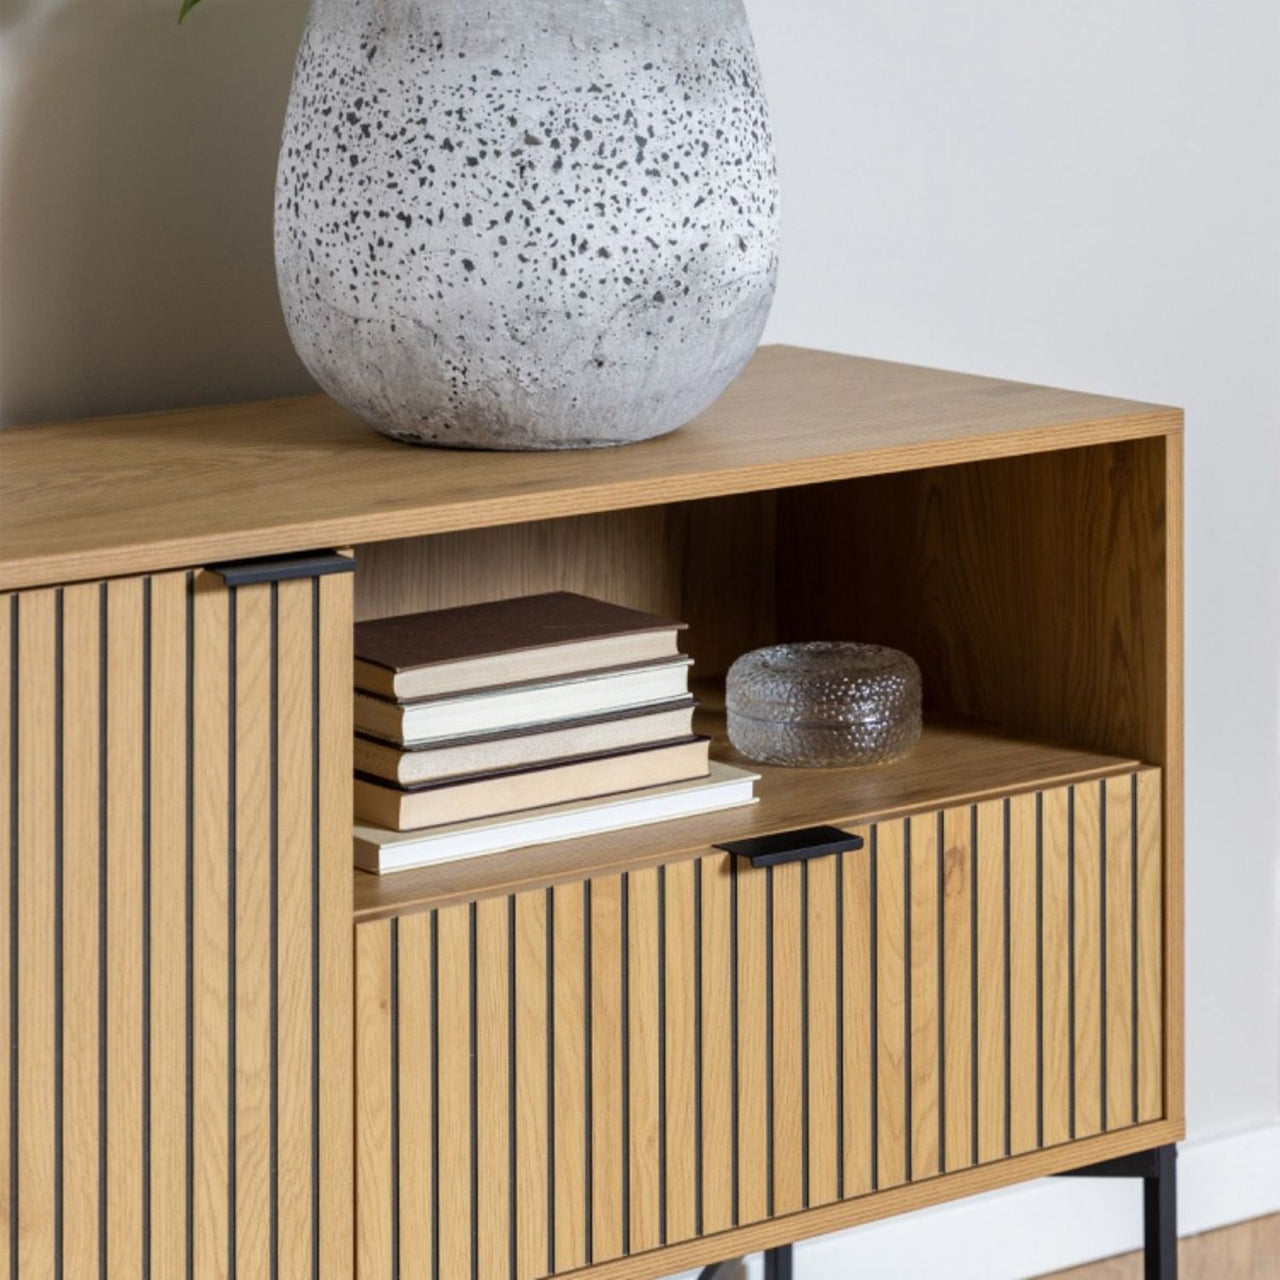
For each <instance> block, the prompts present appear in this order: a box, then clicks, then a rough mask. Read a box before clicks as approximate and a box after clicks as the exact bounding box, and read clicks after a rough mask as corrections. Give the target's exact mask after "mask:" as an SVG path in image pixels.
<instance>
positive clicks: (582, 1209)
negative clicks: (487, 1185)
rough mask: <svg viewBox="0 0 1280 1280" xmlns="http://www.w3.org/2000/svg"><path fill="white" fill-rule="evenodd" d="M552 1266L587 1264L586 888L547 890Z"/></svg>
mask: <svg viewBox="0 0 1280 1280" xmlns="http://www.w3.org/2000/svg"><path fill="white" fill-rule="evenodd" d="M551 898H552V904H553V924H552V930H551V943H552V949H553V957H554V961H553V964H554V973H553V984H552V997H551V1017H552V1027H553V1046H554V1056H553V1071H554V1079H553V1081H552V1102H553V1114H554V1116H555V1161H554V1165H555V1168H554V1173H553V1181H554V1188H555V1269H556V1270H557V1271H571V1270H573V1269H574V1268H576V1267H583V1266H586V1263H587V1198H588V1195H589V1189H588V1187H587V1162H586V1151H587V1131H586V1120H587V1114H586V1091H587V1068H586V1025H587V1019H586V969H585V956H586V914H587V912H586V890H585V888H584V886H583V885H580V884H565V885H558V886H557V887H556V888H555V889H553V890H552V891H551Z"/></svg>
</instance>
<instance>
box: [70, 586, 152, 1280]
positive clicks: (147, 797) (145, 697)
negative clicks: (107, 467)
mask: <svg viewBox="0 0 1280 1280" xmlns="http://www.w3.org/2000/svg"><path fill="white" fill-rule="evenodd" d="M58 680H59V686H58V703H59V706H61V703H62V686H61V680H62V592H61V591H59V592H58ZM59 737H61V729H59ZM58 755H59V769H61V755H62V752H61V750H59V752H58ZM59 779H61V774H59ZM57 805H58V812H59V813H61V811H62V785H61V780H59V785H58V801H57ZM59 915H61V910H59ZM57 954H58V971H59V973H61V970H62V948H61V946H59V948H58V953H57ZM56 1007H57V1009H58V1010H59V1013H61V1009H62V996H61V992H59V995H58V999H57V1006H56ZM58 1026H59V1029H61V1026H62V1018H61V1016H59V1018H58ZM59 1034H61V1030H59ZM61 1056H62V1055H61V1053H59V1054H58V1059H59V1065H58V1076H57V1078H58V1081H59V1086H58V1092H59V1097H61V1092H62V1089H61V1080H62V1067H61ZM60 1106H61V1103H59V1107H60ZM59 1145H60V1144H59ZM59 1165H61V1153H60V1152H59ZM141 1175H142V1277H143V1280H151V579H150V578H144V579H143V582H142V1169H141ZM61 1182H62V1176H61V1170H59V1175H58V1204H59V1206H61V1202H62V1187H61ZM55 1239H56V1247H57V1249H58V1250H59V1252H61V1249H62V1230H61V1224H59V1229H58V1232H57V1236H56V1237H55ZM61 1270H62V1268H61V1264H59V1265H58V1268H57V1271H58V1274H59V1275H60V1274H61Z"/></svg>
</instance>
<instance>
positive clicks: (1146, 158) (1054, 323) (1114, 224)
mask: <svg viewBox="0 0 1280 1280" xmlns="http://www.w3.org/2000/svg"><path fill="white" fill-rule="evenodd" d="M175 3H176V0H0V419H3V420H7V421H10V422H12V421H31V420H38V419H42V418H49V417H58V416H63V415H72V414H88V413H95V412H114V411H122V410H128V409H135V408H150V407H158V406H163V405H171V404H177V403H192V402H198V401H207V400H218V399H235V398H242V397H251V396H260V395H269V394H276V393H288V392H292V391H295V390H299V389H301V388H303V387H305V386H306V380H305V376H304V375H303V373H302V371H301V369H300V367H299V366H298V364H297V362H296V360H295V359H294V357H293V356H292V354H291V352H290V351H289V349H288V344H287V339H286V338H285V336H284V333H283V330H282V327H281V324H280V321H279V318H278V315H277V312H276V307H275V301H274V285H273V281H272V277H271V252H270V226H269V221H270V210H271V180H272V173H273V168H274V151H275V144H276V137H277V132H278V127H279V117H280V113H281V110H282V108H283V103H284V98H285V95H286V93H287V89H288V75H289V69H290V64H291V59H292V47H293V44H294V42H295V41H296V38H297V31H298V28H299V26H300V24H301V20H302V17H303V14H304V6H302V5H301V4H300V3H297V2H296V0H205V4H204V9H203V11H201V12H199V13H198V14H197V15H196V17H195V18H194V19H193V20H192V21H191V22H190V23H188V24H187V26H185V27H184V28H182V29H181V30H179V29H178V28H177V27H176V26H175V25H174V22H173V8H174V6H175ZM748 6H749V8H750V11H751V15H752V18H753V21H754V23H755V27H756V34H757V39H758V41H759V44H760V48H761V56H762V58H763V61H764V63H765V70H766V75H767V77H768V82H769V88H770V91H771V96H772V99H773V105H774V112H775V120H776V129H777V135H778V143H779V149H780V153H781V158H782V166H783V178H784V183H785V200H786V205H785V220H786V244H785V255H786V256H785V262H784V270H783V276H782V284H781V288H780V292H779V297H778V304H777V309H776V312H775V315H774V319H773V322H772V324H771V327H770V333H769V339H770V340H775V341H788V342H799V343H809V344H813V345H818V346H824V347H829V348H836V349H840V350H847V351H856V352H860V353H864V354H868V355H876V356H882V357H887V358H891V359H901V360H909V361H916V362H920V363H926V364H937V365H941V366H945V367H950V368H956V369H966V370H973V371H977V372H982V373H991V374H999V375H1004V376H1008V377H1014V378H1020V379H1026V380H1031V381H1042V382H1048V383H1057V384H1060V385H1066V386H1074V387H1081V388H1086V389H1089V390H1099V391H1108V392H1114V393H1118V394H1124V395H1133V396H1136V397H1141V398H1145V399H1151V400H1158V401H1165V402H1170V403H1175V404H1181V405H1183V406H1185V407H1186V409H1187V413H1188V440H1187V530H1188V542H1187V605H1188V626H1187V657H1188V700H1187V752H1188V761H1187V762H1188V806H1187V818H1188V825H1187V835H1188V841H1187V843H1188V879H1187V893H1188V912H1187V942H1188V1002H1187V1003H1188V1087H1189V1110H1190V1123H1191V1129H1192V1134H1193V1137H1195V1138H1197V1139H1200V1140H1201V1141H1202V1142H1203V1144H1204V1145H1202V1146H1200V1147H1193V1148H1192V1150H1191V1151H1190V1153H1189V1155H1188V1159H1187V1161H1186V1165H1187V1168H1188V1170H1189V1171H1193V1169H1194V1168H1199V1169H1201V1170H1202V1173H1201V1174H1200V1175H1198V1176H1199V1177H1200V1179H1201V1181H1200V1183H1196V1180H1195V1178H1194V1177H1193V1178H1191V1179H1189V1182H1190V1184H1191V1185H1189V1187H1188V1197H1189V1198H1188V1201H1187V1205H1186V1213H1187V1219H1188V1221H1190V1222H1194V1223H1195V1224H1196V1225H1197V1226H1201V1227H1203V1226H1207V1225H1212V1223H1214V1222H1217V1221H1223V1220H1225V1218H1226V1217H1229V1216H1231V1215H1232V1214H1233V1213H1237V1212H1243V1211H1260V1209H1261V1208H1266V1207H1276V1208H1280V1158H1278V1157H1277V1152H1280V1143H1276V1142H1274V1141H1272V1140H1271V1139H1272V1137H1274V1135H1275V1134H1276V1132H1277V1130H1275V1129H1268V1126H1271V1125H1273V1124H1274V1123H1275V1122H1276V1120H1277V1113H1278V1112H1280V964H1278V961H1280V956H1278V955H1277V942H1278V938H1277V935H1278V933H1280V929H1278V927H1277V925H1278V922H1280V895H1278V890H1280V878H1278V877H1277V865H1278V863H1277V856H1276V855H1277V836H1276V832H1277V819H1280V812H1278V810H1280V792H1278V789H1277V777H1278V774H1277V764H1278V760H1277V755H1278V750H1277V749H1278V747H1280V742H1278V741H1277V727H1278V725H1280V715H1278V701H1280V690H1278V687H1277V674H1278V673H1280V664H1278V663H1277V658H1278V657H1280V592H1278V590H1277V587H1278V586H1280V582H1278V580H1277V579H1278V577H1280V502H1278V501H1277V499H1278V498H1280V163H1278V158H1280V80H1277V77H1276V75H1275V68H1276V66H1277V65H1280V10H1277V9H1276V7H1275V6H1274V4H1273V3H1272V0H1124V3H1117V2H1116V0H1069V2H1068V0H1037V3H1027V2H1026V0H983V2H982V3H980V4H976V3H971V4H944V3H942V2H941V0H934V2H933V3H928V4H926V3H923V2H922V0H805V2H804V3H799V2H797V0H748ZM1236 1131H1247V1132H1248V1136H1246V1137H1243V1138H1241V1139H1240V1140H1239V1143H1238V1144H1236V1145H1232V1140H1231V1139H1230V1135H1232V1134H1234V1133H1235V1132H1236ZM1223 1135H1228V1136H1227V1138H1226V1139H1224V1138H1223ZM1211 1139H1212V1140H1213V1141H1209V1140H1211ZM1240 1144H1243V1145H1240ZM1233 1151H1234V1152H1237V1153H1240V1152H1246V1153H1247V1159H1246V1160H1244V1161H1243V1162H1242V1161H1241V1160H1238V1159H1235V1158H1228V1156H1227V1155H1225V1154H1224V1153H1229V1152H1233ZM1197 1152H1199V1153H1200V1154H1199V1155H1197V1154H1196V1153H1197ZM1197 1162H1198V1163H1197ZM1208 1170H1213V1171H1214V1172H1212V1175H1210V1173H1209V1172H1206V1171H1208ZM1246 1178H1247V1185H1246ZM1232 1179H1235V1180H1236V1181H1235V1183H1234V1184H1233V1183H1232ZM1224 1180H1225V1182H1224ZM1233 1185H1235V1186H1237V1187H1238V1189H1239V1192H1240V1194H1239V1195H1237V1194H1235V1193H1234V1192H1233V1191H1232V1190H1231V1188H1232V1186H1233ZM1197 1186H1201V1187H1204V1188H1211V1189H1212V1193H1211V1191H1210V1190H1205V1189H1201V1190H1197V1189H1196V1188H1197ZM1224 1187H1225V1189H1224ZM1259 1188H1260V1190H1259ZM1250 1190H1251V1191H1252V1192H1253V1193H1254V1197H1255V1198H1253V1199H1246V1198H1245V1192H1246V1191H1250ZM1015 1195H1017V1196H1019V1197H1020V1198H1019V1199H1018V1200H1016V1201H1013V1200H1009V1201H1008V1208H1007V1209H998V1210H997V1216H998V1215H999V1214H1004V1216H1005V1218H1006V1219H1008V1220H1010V1221H1012V1220H1013V1218H1014V1217H1015V1216H1016V1219H1017V1221H1018V1222H1019V1223H1020V1224H1021V1225H1022V1227H1023V1228H1024V1229H1025V1232H1026V1234H1027V1235H1028V1236H1029V1238H1030V1239H1032V1240H1037V1241H1043V1242H1044V1254H1043V1265H1045V1266H1048V1265H1051V1264H1052V1265H1058V1264H1059V1263H1060V1262H1063V1261H1066V1260H1069V1259H1070V1258H1072V1257H1077V1256H1078V1257H1083V1256H1087V1254H1088V1253H1089V1252H1090V1251H1094V1252H1097V1251H1100V1250H1104V1249H1109V1248H1114V1247H1118V1243H1117V1241H1118V1240H1119V1237H1117V1236H1116V1234H1115V1231H1114V1230H1109V1229H1107V1228H1105V1227H1104V1226H1103V1225H1102V1224H1103V1223H1104V1222H1105V1221H1107V1220H1108V1219H1107V1208H1108V1206H1114V1205H1115V1204H1117V1203H1118V1202H1117V1200H1116V1195H1117V1192H1116V1191H1115V1189H1114V1188H1113V1187H1100V1188H1096V1187H1095V1188H1092V1189H1089V1188H1086V1189H1084V1190H1080V1191H1068V1184H1063V1183H1054V1184H1047V1186H1045V1187H1044V1188H1037V1189H1036V1190H1034V1191H1026V1192H1018V1193H1015ZM1069 1196H1075V1197H1080V1196H1083V1197H1084V1201H1083V1203H1085V1204H1087V1205H1093V1206H1094V1208H1093V1209H1092V1210H1090V1211H1088V1212H1083V1211H1080V1210H1079V1205H1080V1203H1081V1201H1080V1200H1079V1199H1078V1198H1077V1199H1069ZM1259 1197H1261V1198H1259ZM1268 1197H1269V1198H1268ZM1015 1204H1016V1206H1017V1207H1016V1208H1015V1207H1014V1206H1015ZM1233 1206H1234V1208H1233ZM966 1212H967V1213H968V1217H965V1214H966ZM982 1213H983V1210H982V1209H981V1207H980V1206H979V1207H977V1208H973V1209H971V1210H961V1209H957V1210H953V1211H948V1212H947V1213H944V1214H941V1215H935V1216H934V1218H933V1219H932V1225H931V1226H930V1227H929V1228H927V1229H924V1230H921V1229H918V1228H916V1227H914V1226H913V1227H912V1229H911V1230H910V1231H907V1232H903V1231H901V1230H898V1229H895V1228H875V1229H870V1230H865V1231H863V1232H859V1233H854V1234H853V1235H852V1236H851V1237H848V1238H845V1239H843V1240H838V1241H834V1242H833V1241H827V1242H824V1243H823V1244H821V1245H814V1246H810V1247H809V1248H808V1249H807V1250H806V1251H805V1253H803V1254H802V1261H803V1260H804V1259H806V1258H807V1259H808V1260H809V1270H808V1271H807V1272H806V1273H805V1274H807V1275H809V1276H812V1277H816V1276H818V1275H827V1274H830V1275H832V1276H835V1275H841V1274H846V1273H848V1274H860V1275H863V1276H876V1275H886V1276H889V1275H896V1276H910V1275H916V1274H932V1273H937V1271H938V1268H937V1267H936V1265H935V1263H936V1260H937V1259H938V1258H939V1257H941V1256H948V1260H949V1261H953V1260H954V1259H955V1258H956V1257H957V1256H958V1255H957V1253H956V1250H957V1249H959V1248H969V1249H971V1250H976V1249H980V1248H981V1247H982V1241H983V1240H986V1239H987V1238H988V1237H989V1236H990V1232H989V1231H988V1230H987V1229H986V1228H985V1227H984V1226H983V1224H984V1223H988V1222H989V1219H988V1218H983V1217H982ZM1067 1213H1070V1215H1071V1216H1070V1218H1064V1215H1065V1214H1067ZM1064 1220H1069V1221H1072V1222H1073V1223H1075V1224H1078V1225H1077V1226H1076V1227H1075V1229H1074V1230H1073V1231H1072V1232H1071V1233H1070V1240H1068V1241H1066V1242H1062V1241H1060V1237H1061V1236H1062V1232H1061V1231H1058V1232H1055V1231H1054V1230H1053V1229H1052V1228H1053V1227H1054V1226H1055V1224H1060V1223H1061V1222H1062V1221H1064ZM1132 1220H1133V1215H1132V1214H1129V1213H1126V1214H1125V1216H1124V1218H1123V1222H1124V1223H1129V1222H1131V1221H1132ZM965 1223H968V1224H969V1225H968V1226H965V1225H964V1224H965ZM1117 1229H1121V1230H1122V1229H1127V1228H1124V1227H1123V1224H1122V1226H1121V1228H1117ZM895 1231H896V1234H895ZM957 1233H958V1234H957ZM966 1233H968V1234H966ZM1134 1238H1136V1236H1135V1237H1134ZM1055 1240H1058V1241H1059V1243H1058V1244H1056V1245H1055V1244H1054V1243H1053V1242H1054V1241H1055ZM886 1241H888V1242H894V1243H892V1248H889V1249H888V1252H887V1253H886V1252H885V1250H886V1248H888V1246H887V1245H886ZM965 1241H968V1242H969V1243H968V1244H965V1243H964V1242H965ZM988 1243H989V1241H988ZM1119 1243H1123V1241H1122V1240H1120V1241H1119ZM877 1250H878V1251H879V1252H877ZM895 1250H896V1251H897V1252H895ZM1055 1250H1056V1251H1055ZM885 1257H888V1258H890V1259H892V1260H891V1261H889V1262H885V1261H883V1259H884V1258H885ZM877 1259H880V1261H877ZM1014 1259H1015V1255H1014V1254H1009V1255H1007V1256H1000V1257H997V1256H995V1255H993V1256H992V1257H991V1258H989V1259H988V1258H984V1257H983V1256H981V1255H980V1254H979V1255H977V1256H976V1261H974V1259H971V1261H974V1265H975V1266H976V1268H977V1269H976V1270H975V1271H974V1272H973V1274H975V1275H981V1276H984V1277H985V1278H986V1280H994V1277H997V1276H998V1275H1009V1276H1015V1275H1019V1274H1026V1270H1025V1268H1026V1266H1027V1263H1026V1260H1025V1257H1023V1256H1022V1255H1016V1260H1014ZM1039 1262H1040V1258H1039V1256H1037V1263H1039ZM1010 1268H1013V1269H1012V1270H1011V1269H1010ZM1017 1268H1022V1270H1021V1271H1019V1270H1018V1269H1017ZM966 1274H968V1273H966Z"/></svg>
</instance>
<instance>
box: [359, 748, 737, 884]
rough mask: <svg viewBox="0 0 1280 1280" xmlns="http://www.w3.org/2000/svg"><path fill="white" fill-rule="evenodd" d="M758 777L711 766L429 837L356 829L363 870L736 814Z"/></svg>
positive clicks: (432, 831) (434, 831)
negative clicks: (682, 778)
mask: <svg viewBox="0 0 1280 1280" xmlns="http://www.w3.org/2000/svg"><path fill="white" fill-rule="evenodd" d="M759 777H760V775H759V774H758V773H749V772H748V771H747V770H745V769H736V768H734V767H733V766H732V765H727V764H719V763H717V762H716V761H712V762H711V772H710V774H709V775H708V776H707V777H705V778H695V779H693V780H692V781H689V782H672V783H667V784H666V785H665V786H660V787H646V788H645V789H644V790H641V791H630V792H623V793H621V794H619V795H613V796H605V797H602V798H601V799H598V800H586V801H574V802H572V803H569V804H555V805H547V806H545V807H543V808H541V809H526V810H525V811H524V812H523V813H518V814H508V815H506V816H504V817H500V818H481V819H477V820H475V821H472V822H454V823H450V824H449V825H448V826H443V827H428V828H427V829H425V830H422V831H388V830H386V829H385V828H383V827H372V826H367V825H365V824H361V823H357V824H356V828H355V861H356V866H357V867H359V868H361V870H364V871H372V872H374V873H375V874H376V875H385V874H386V873H387V872H389V871H407V870H409V869H410V868H411V867H425V866H430V865H432V864H433V863H439V862H456V861H458V860H459V859H461V858H474V857H478V856H479V855H481V854H486V853H503V852H505V851H506V850H508V849H523V848H525V847H526V846H528V845H537V844H550V843H551V842H552V841H555V840H570V839H573V838H574V837H576V836H590V835H599V834H601V833H602V832H605V831H620V830H622V829H623V828H626V827H642V826H645V825H647V824H648V823H651V822H665V821H667V820H668V819H671V818H688V817H692V816H693V815H695V814H699V813H713V812H715V811H717V810H720V809H736V808H738V807H739V806H741V805H747V804H754V803H755V802H756V796H755V784H756V782H757V781H758V779H759Z"/></svg>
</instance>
